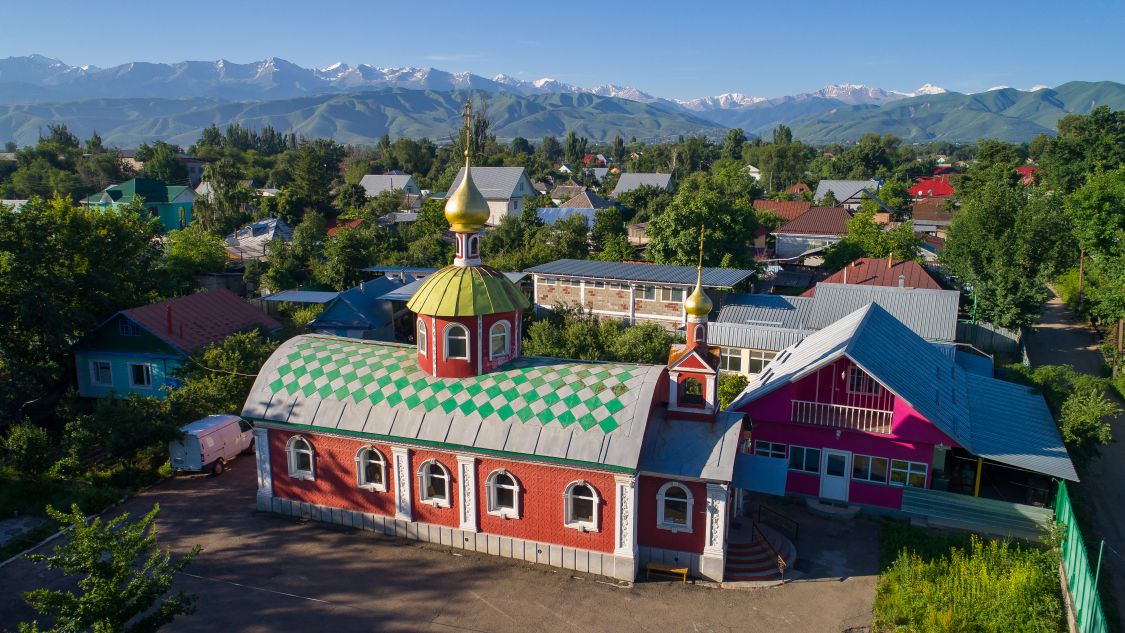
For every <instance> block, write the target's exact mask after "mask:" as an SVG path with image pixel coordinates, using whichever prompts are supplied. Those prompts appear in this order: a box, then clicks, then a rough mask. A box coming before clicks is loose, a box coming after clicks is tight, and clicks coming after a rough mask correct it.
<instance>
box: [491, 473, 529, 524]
mask: <svg viewBox="0 0 1125 633" xmlns="http://www.w3.org/2000/svg"><path fill="white" fill-rule="evenodd" d="M500 477H507V478H508V479H509V480H511V482H512V483H510V484H507V483H504V484H501V483H498V482H497V480H498V479H499V478H500ZM484 486H485V489H486V490H487V493H488V498H487V503H488V505H487V506H485V507H486V509H487V512H488V513H489V514H491V515H492V516H498V517H501V518H504V519H518V518H520V493H521V492H522V491H523V489H522V487H521V486H520V480H519V479H517V478H516V476H515V475H513V474H512V473H510V472H508V471H507V470H504V469H503V468H498V469H496V470H494V471H492V472H491V473H489V474H488V477H487V478H486V479H485V480H484ZM500 488H504V489H510V490H511V491H512V507H510V508H509V507H501V506H500V503H499V500H498V498H497V494H496V491H497V490H498V489H500Z"/></svg>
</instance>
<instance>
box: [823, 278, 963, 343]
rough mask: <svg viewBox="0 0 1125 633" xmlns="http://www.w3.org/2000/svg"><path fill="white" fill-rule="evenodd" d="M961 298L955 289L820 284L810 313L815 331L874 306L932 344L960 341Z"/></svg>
mask: <svg viewBox="0 0 1125 633" xmlns="http://www.w3.org/2000/svg"><path fill="white" fill-rule="evenodd" d="M960 300H961V295H960V293H958V292H957V291H956V290H931V289H928V288H899V287H897V286H893V287H885V286H855V285H852V284H833V283H824V282H821V283H819V284H817V285H816V296H815V297H813V298H812V301H813V306H812V310H811V311H810V312H809V317H808V325H809V327H810V328H812V329H814V330H819V329H821V328H825V327H828V326H829V325H830V324H832V323H834V322H836V321H837V320H839V319H840V318H842V317H843V316H845V315H847V314H849V313H851V312H853V311H854V310H857V309H859V308H862V307H863V306H865V305H867V304H870V303H874V304H876V305H878V306H880V307H881V308H883V309H884V310H886V311H887V312H889V313H890V314H891V315H892V316H893V317H894V318H895V319H897V320H898V321H901V322H902V324H904V325H905V326H906V327H907V328H909V329H910V330H911V331H912V332H914V333H915V334H917V335H918V336H921V337H922V338H924V339H926V340H930V341H954V340H956V339H957V309H958V306H959V304H960Z"/></svg>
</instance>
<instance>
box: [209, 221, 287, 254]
mask: <svg viewBox="0 0 1125 633" xmlns="http://www.w3.org/2000/svg"><path fill="white" fill-rule="evenodd" d="M292 240H293V228H292V227H291V226H289V225H288V224H286V223H285V220H281V219H279V218H266V219H264V220H258V221H257V222H253V223H251V224H248V225H246V226H244V227H242V228H240V229H238V230H237V231H235V232H234V233H231V234H230V235H228V236H227V237H226V240H225V241H226V246H227V257H229V258H230V259H234V260H238V261H240V262H245V261H248V260H251V259H254V260H262V259H265V258H266V256H267V255H268V253H269V249H270V247H271V246H272V245H273V244H274V243H275V242H290V241H292Z"/></svg>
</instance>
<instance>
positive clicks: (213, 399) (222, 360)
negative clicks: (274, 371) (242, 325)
mask: <svg viewBox="0 0 1125 633" xmlns="http://www.w3.org/2000/svg"><path fill="white" fill-rule="evenodd" d="M276 348H277V343H276V342H274V341H271V340H270V339H268V338H266V336H264V335H263V334H262V333H261V332H260V331H258V330H251V331H248V332H238V333H235V334H232V335H230V336H228V337H227V338H225V339H223V340H222V341H221V342H219V343H213V344H211V345H208V346H207V347H205V348H203V350H202V351H200V352H197V353H196V354H193V355H192V356H191V359H190V361H189V362H187V363H185V364H184V365H183V366H182V367H180V369H179V370H178V371H177V374H176V377H177V379H178V380H179V381H180V386H179V387H177V388H176V389H173V390H171V391H170V392H169V393H168V399H167V403H168V410H169V415H171V417H172V420H173V421H174V423H175V424H177V425H181V426H182V425H184V424H187V423H189V422H192V421H194V420H198V419H199V418H202V417H204V416H207V415H211V414H213V413H216V412H229V413H236V412H238V411H241V410H242V405H243V404H244V403H245V402H246V396H247V395H248V394H249V393H250V387H251V386H252V385H253V384H254V376H255V375H256V374H257V372H258V370H259V369H260V368H261V367H262V365H263V364H264V363H265V362H266V359H268V358H269V356H270V354H272V353H273V351H274V350H275V349H276Z"/></svg>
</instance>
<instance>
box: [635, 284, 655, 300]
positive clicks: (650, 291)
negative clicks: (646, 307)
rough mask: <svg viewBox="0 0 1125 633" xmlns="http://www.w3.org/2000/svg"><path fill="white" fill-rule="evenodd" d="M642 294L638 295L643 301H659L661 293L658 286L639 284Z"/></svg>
mask: <svg viewBox="0 0 1125 633" xmlns="http://www.w3.org/2000/svg"><path fill="white" fill-rule="evenodd" d="M639 288H640V291H641V296H640V297H638V298H639V299H640V300H642V301H657V300H659V299H660V295H659V294H658V293H657V291H656V286H639Z"/></svg>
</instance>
